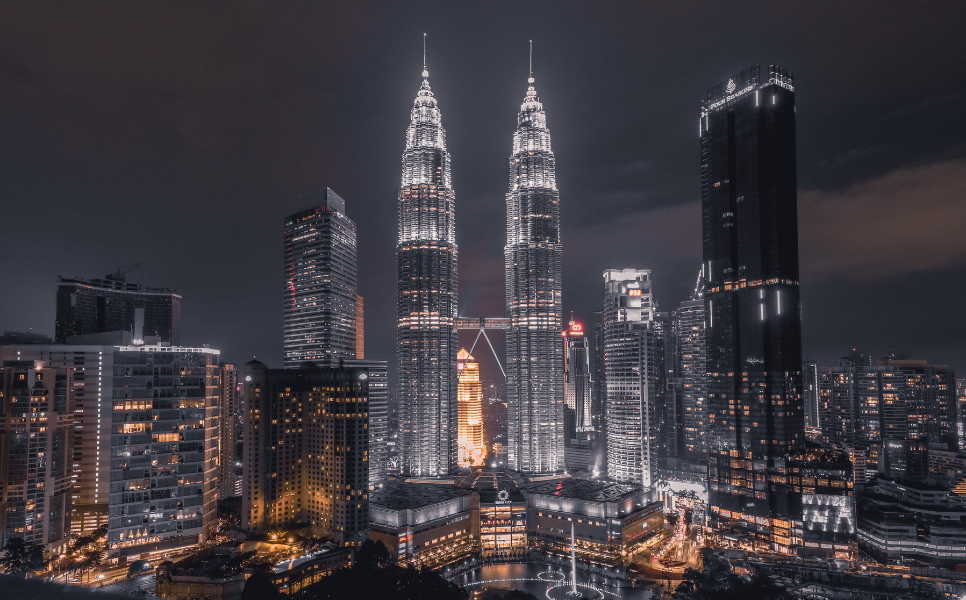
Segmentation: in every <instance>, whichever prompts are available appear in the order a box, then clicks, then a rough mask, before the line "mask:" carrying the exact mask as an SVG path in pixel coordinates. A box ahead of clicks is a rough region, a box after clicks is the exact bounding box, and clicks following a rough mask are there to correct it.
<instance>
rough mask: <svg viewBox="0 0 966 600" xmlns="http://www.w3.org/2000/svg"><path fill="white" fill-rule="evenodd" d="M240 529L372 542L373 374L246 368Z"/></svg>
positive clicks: (310, 366) (308, 367)
mask: <svg viewBox="0 0 966 600" xmlns="http://www.w3.org/2000/svg"><path fill="white" fill-rule="evenodd" d="M244 374H245V375H244V384H243V388H244V394H245V411H246V413H245V416H244V419H245V442H246V443H245V460H244V465H245V467H244V469H245V470H244V485H243V488H244V489H243V493H242V522H241V527H242V529H244V530H246V531H249V532H251V533H266V532H269V531H273V530H277V529H288V528H292V527H296V526H300V525H305V526H309V527H311V528H312V529H311V531H312V532H313V533H314V535H317V536H324V537H327V538H329V539H330V540H332V541H334V542H336V543H339V544H341V545H343V546H359V545H361V544H362V542H363V541H364V540H366V539H368V538H369V435H368V433H369V432H368V421H369V397H368V396H369V370H368V369H366V368H362V367H320V366H317V365H316V364H315V363H311V362H306V363H303V364H302V365H301V366H300V367H299V368H298V369H269V368H267V367H266V366H265V365H264V364H262V363H261V362H259V361H257V360H253V361H250V362H249V363H248V364H246V365H245V371H244Z"/></svg>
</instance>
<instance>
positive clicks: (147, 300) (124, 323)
mask: <svg viewBox="0 0 966 600" xmlns="http://www.w3.org/2000/svg"><path fill="white" fill-rule="evenodd" d="M59 279H60V281H59V283H58V284H57V321H56V323H55V326H54V340H55V341H56V342H57V343H58V344H63V343H66V342H67V341H68V340H67V338H69V337H70V336H75V335H87V334H90V333H105V332H110V331H130V332H131V333H132V334H133V335H134V339H135V341H138V340H143V339H144V337H145V336H151V337H158V338H159V339H160V340H161V341H162V342H167V343H169V344H172V345H175V346H177V345H178V344H179V343H180V342H181V296H180V295H178V294H175V293H174V292H172V291H171V290H169V289H167V288H142V287H141V284H140V283H129V282H128V281H127V279H126V278H125V276H124V275H123V274H122V273H121V272H120V270H119V271H118V273H115V274H109V275H106V276H105V277H104V279H71V278H67V277H60V278H59Z"/></svg>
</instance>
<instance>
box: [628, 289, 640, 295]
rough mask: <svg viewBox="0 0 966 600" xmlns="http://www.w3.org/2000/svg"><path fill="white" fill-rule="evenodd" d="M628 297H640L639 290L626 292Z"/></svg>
mask: <svg viewBox="0 0 966 600" xmlns="http://www.w3.org/2000/svg"><path fill="white" fill-rule="evenodd" d="M627 295H628V296H640V295H641V290H627Z"/></svg>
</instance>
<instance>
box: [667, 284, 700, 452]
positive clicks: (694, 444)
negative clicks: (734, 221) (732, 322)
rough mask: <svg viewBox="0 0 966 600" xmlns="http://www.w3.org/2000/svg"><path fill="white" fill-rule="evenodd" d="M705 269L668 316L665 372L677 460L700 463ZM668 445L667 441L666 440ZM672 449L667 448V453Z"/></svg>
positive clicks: (670, 426) (670, 424) (669, 416)
mask: <svg viewBox="0 0 966 600" xmlns="http://www.w3.org/2000/svg"><path fill="white" fill-rule="evenodd" d="M704 294H705V283H704V268H703V267H702V269H701V273H700V274H699V275H698V282H697V284H696V285H695V287H694V291H693V292H691V296H690V298H688V299H687V300H685V301H684V302H682V303H681V304H680V306H678V308H677V310H675V311H673V312H672V313H671V332H672V333H671V336H670V337H671V341H672V343H671V344H669V347H671V348H673V351H672V353H671V354H672V356H671V357H669V364H668V368H669V371H670V372H671V373H672V377H673V379H674V386H673V387H671V386H669V391H671V390H673V391H674V394H675V398H674V401H673V402H672V401H671V399H670V398H669V400H668V409H669V413H670V410H671V408H672V407H673V408H674V412H675V413H676V414H675V418H672V417H671V415H670V414H669V415H668V421H669V427H668V429H669V430H671V429H677V430H678V431H679V432H680V436H679V437H680V442H679V443H678V444H677V447H676V448H674V450H676V451H677V452H676V454H675V455H676V456H679V457H682V458H687V459H690V460H703V459H705V458H706V457H707V453H708V438H707V433H708V368H707V367H708V349H707V318H706V312H707V311H706V310H705V303H704ZM668 443H669V445H670V443H671V442H670V440H669V442H668ZM670 451H671V448H669V453H670Z"/></svg>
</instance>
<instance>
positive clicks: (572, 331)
mask: <svg viewBox="0 0 966 600" xmlns="http://www.w3.org/2000/svg"><path fill="white" fill-rule="evenodd" d="M563 339H564V373H565V376H564V398H565V399H566V402H567V408H569V409H571V410H573V411H574V416H575V420H576V422H575V423H574V426H575V427H576V430H577V431H582V432H585V431H594V426H593V419H592V417H591V402H592V394H593V381H592V380H591V377H590V372H591V371H590V344H589V343H588V340H587V336H585V335H584V326H583V325H581V324H580V323H577V322H576V321H573V320H571V321H570V327H568V328H567V330H566V331H564V332H563Z"/></svg>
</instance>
